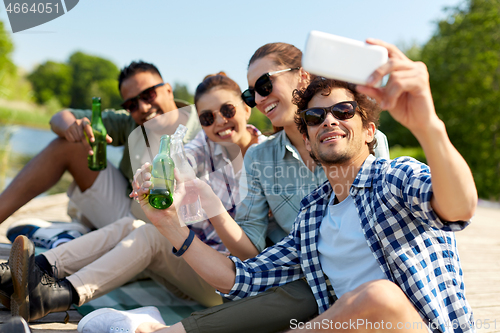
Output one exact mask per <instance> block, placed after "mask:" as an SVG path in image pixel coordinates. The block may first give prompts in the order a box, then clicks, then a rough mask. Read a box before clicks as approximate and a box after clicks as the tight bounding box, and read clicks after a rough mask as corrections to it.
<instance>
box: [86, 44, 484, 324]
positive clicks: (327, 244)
mask: <svg viewBox="0 0 500 333" xmlns="http://www.w3.org/2000/svg"><path fill="white" fill-rule="evenodd" d="M368 43H370V44H375V45H381V46H384V47H386V48H387V49H388V51H389V62H388V63H387V64H385V65H383V66H381V67H380V68H378V69H377V70H376V71H375V72H374V73H373V74H372V76H371V79H370V80H369V82H368V85H367V86H357V87H355V86H353V85H350V84H348V83H345V82H339V81H335V80H330V79H325V78H321V77H319V78H316V79H314V80H313V81H312V82H311V83H310V84H309V86H308V87H307V88H306V89H303V90H300V91H299V92H297V93H296V94H295V98H294V101H295V103H296V104H297V106H298V111H297V117H296V121H297V126H298V128H299V130H300V133H302V135H303V139H304V141H305V145H306V148H307V150H308V151H309V152H310V153H311V156H312V157H313V158H314V159H315V160H317V161H319V162H320V163H321V165H322V167H323V169H324V170H325V174H326V175H327V178H328V180H327V181H326V182H325V183H324V184H322V185H321V186H320V187H318V188H317V189H316V190H315V191H313V192H312V193H311V194H309V195H308V196H306V197H305V198H304V199H303V200H302V203H301V210H300V212H299V214H298V216H297V219H296V220H295V224H294V227H293V230H292V231H291V233H290V234H289V235H288V236H287V237H286V238H284V239H283V240H282V241H280V242H279V243H278V244H276V245H274V246H272V247H269V248H267V249H266V250H264V251H263V252H262V253H261V254H259V255H258V256H256V257H255V258H252V259H248V260H246V261H242V260H241V259H239V258H237V257H229V258H228V257H226V256H222V255H221V254H220V253H217V252H216V251H213V250H211V249H210V248H208V247H207V246H206V245H205V244H203V243H202V242H200V241H198V240H197V239H194V240H192V241H191V240H190V238H188V234H189V230H188V229H187V228H184V227H182V226H180V225H179V223H178V222H177V221H176V213H175V209H174V208H171V209H170V208H169V209H167V210H165V211H161V212H159V211H157V210H154V209H152V208H151V207H150V206H149V204H148V202H147V200H144V198H143V197H142V194H143V193H145V191H146V189H140V185H141V184H138V186H137V187H135V188H136V191H138V194H139V198H140V200H141V205H142V207H143V209H144V211H145V213H146V214H147V216H148V217H149V218H150V220H151V221H152V223H154V224H155V225H156V226H157V228H158V230H160V232H162V234H163V235H164V236H165V237H167V238H168V239H169V240H170V241H171V243H172V244H173V246H174V247H176V248H181V247H182V248H183V251H184V253H183V257H184V260H185V261H186V262H187V263H188V264H189V265H191V267H193V269H195V270H196V271H197V272H198V274H199V275H200V276H202V277H203V278H204V279H205V280H206V281H207V282H208V283H210V284H211V285H213V286H214V287H215V288H217V289H218V290H219V292H220V293H221V294H222V295H223V296H225V297H227V298H229V299H233V300H238V299H241V300H242V301H243V300H246V299H251V298H260V297H261V295H262V294H265V293H267V291H266V290H268V289H270V288H271V289H272V288H273V287H275V286H279V285H283V284H286V283H289V282H290V281H294V280H297V279H301V278H305V279H306V280H307V283H308V284H309V285H310V287H311V290H312V292H313V294H314V297H315V300H316V303H317V306H318V309H319V316H317V317H316V318H314V319H313V320H312V321H311V322H308V323H301V324H303V325H301V326H299V325H297V324H298V323H297V321H295V324H296V325H295V327H294V326H293V322H292V321H291V322H290V324H291V325H290V326H289V328H292V329H294V330H293V331H294V332H295V331H299V332H303V331H308V332H310V331H318V330H321V329H325V325H326V326H327V328H328V329H331V330H333V329H340V328H344V329H349V328H352V326H351V325H350V324H349V323H352V322H354V323H356V325H355V326H356V327H354V329H356V331H360V332H370V331H376V330H380V329H382V330H391V329H394V328H399V329H403V328H404V329H405V330H406V331H409V332H428V331H436V332H450V333H451V332H469V331H474V330H475V329H474V327H473V323H474V320H473V316H472V310H471V308H470V305H469V303H468V302H467V300H466V299H465V296H464V283H463V277H462V275H461V267H460V261H459V257H458V252H457V248H456V240H455V236H454V234H453V231H458V230H462V229H463V228H465V227H466V226H467V225H468V224H469V222H468V220H469V219H470V218H471V217H472V216H473V214H474V211H475V208H476V205H477V191H476V188H475V185H474V180H473V177H472V174H471V171H470V169H469V167H468V165H467V163H466V162H465V160H464V159H463V158H462V156H461V155H460V154H459V152H458V151H457V150H456V149H455V148H454V147H453V145H452V143H451V142H450V140H449V138H448V136H447V134H446V129H445V126H444V123H443V122H442V121H441V120H440V119H439V118H438V116H437V114H436V112H435V109H434V105H433V102H432V95H431V90H430V85H429V80H428V72H427V70H426V67H425V65H424V64H422V63H418V62H412V61H411V60H409V59H408V58H407V57H406V56H405V55H404V54H403V53H402V52H401V51H399V50H398V49H397V48H396V47H395V46H393V45H389V44H386V43H384V42H381V41H377V40H368ZM387 74H391V77H390V79H389V81H388V83H387V85H386V86H385V87H382V88H375V86H376V83H378V82H380V80H382V78H383V76H384V75H387ZM374 101H377V103H379V104H380V105H381V106H382V107H384V108H386V109H387V110H388V111H389V112H390V114H391V115H392V116H393V117H394V118H395V119H396V120H397V121H398V122H400V123H401V124H402V125H404V126H405V127H407V128H408V129H409V130H410V131H411V132H412V133H413V134H414V135H415V137H416V138H417V140H418V141H419V143H420V144H421V146H422V148H423V150H424V152H425V154H426V157H427V161H428V162H429V166H427V165H425V164H423V163H420V162H418V161H416V160H414V159H412V158H408V157H401V158H397V159H395V160H393V161H390V160H385V159H377V158H375V157H374V156H373V155H372V147H371V145H372V142H373V138H374V133H375V130H376V123H377V122H378V115H379V107H378V105H377V104H376V103H375V102H374ZM457 180H460V181H457ZM196 184H197V186H199V188H200V191H201V193H202V196H203V200H202V203H204V204H205V206H207V207H210V208H211V209H213V210H218V212H219V213H220V214H219V215H217V216H215V217H214V218H212V219H211V221H212V223H219V222H216V221H215V220H218V219H222V220H225V219H230V217H229V216H228V214H227V213H226V212H224V209H223V207H222V206H220V204H219V207H218V208H217V207H216V202H217V197H216V196H215V195H214V194H213V193H212V192H211V190H210V188H209V187H207V186H206V185H204V184H203V183H202V182H197V183H196ZM183 191H184V189H183V187H182V186H179V187H178V189H177V192H176V200H182V194H183ZM205 206H204V207H205ZM256 295H258V296H256ZM239 302H241V301H233V302H232V303H226V304H229V305H226V304H224V305H221V306H218V307H217V308H213V309H210V311H207V310H206V311H202V315H204V316H206V317H213V318H212V319H213V321H212V322H217V320H219V321H222V322H223V321H224V317H226V318H227V314H228V313H233V312H237V310H235V309H234V308H235V307H239V306H240V303H239ZM307 310H308V309H307V308H305V307H304V308H303V311H307ZM124 316H125V315H124ZM108 318H111V317H108ZM84 319H85V318H84ZM113 319H116V317H115V318H113ZM82 321H84V320H82ZM97 322H99V323H100V324H103V325H104V323H106V317H105V316H104V317H103V318H98V317H95V320H87V321H85V325H82V327H81V328H80V329H83V330H85V329H86V328H87V329H91V328H92V327H93V325H94V324H96V323H97ZM325 323H326V324H325ZM346 323H347V325H348V326H347V328H346ZM408 323H412V325H411V327H410V328H408V326H405V324H408ZM413 323H414V324H413ZM223 324H224V323H222V324H221V325H223ZM339 325H340V326H339ZM380 325H385V326H384V327H381V326H380ZM377 326H378V327H377ZM104 327H106V326H105V325H104ZM108 327H109V322H108ZM301 327H302V328H304V329H300V328H301ZM217 328H218V327H217V326H215V327H210V328H206V329H207V331H208V330H210V331H211V332H215V331H217V332H219V331H220V330H218V329H217ZM297 328H298V329H297ZM198 329H199V330H200V331H202V330H204V329H205V328H204V327H198ZM185 331H190V330H187V329H185V326H183V325H182V323H178V324H176V325H174V326H172V327H165V326H164V325H161V324H158V323H146V322H144V323H142V324H140V325H139V326H138V327H137V330H136V332H140V333H145V332H185ZM264 331H267V330H264Z"/></svg>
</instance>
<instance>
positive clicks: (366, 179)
mask: <svg viewBox="0 0 500 333" xmlns="http://www.w3.org/2000/svg"><path fill="white" fill-rule="evenodd" d="M375 160H376V158H375V156H373V155H372V154H370V155H368V157H367V158H366V159H365V161H364V162H363V165H362V166H361V169H360V170H359V172H358V174H357V175H356V178H355V179H354V181H353V182H352V185H351V188H352V187H358V188H363V187H371V186H372V180H373V168H374V167H375V165H374V162H375Z"/></svg>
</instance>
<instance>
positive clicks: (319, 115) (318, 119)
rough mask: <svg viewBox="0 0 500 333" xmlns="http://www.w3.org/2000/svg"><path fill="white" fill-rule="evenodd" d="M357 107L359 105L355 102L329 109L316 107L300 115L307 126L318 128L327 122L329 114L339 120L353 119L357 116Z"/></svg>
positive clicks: (347, 102) (344, 103) (339, 104)
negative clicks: (317, 126)
mask: <svg viewBox="0 0 500 333" xmlns="http://www.w3.org/2000/svg"><path fill="white" fill-rule="evenodd" d="M357 107H358V103H356V102H355V101H346V102H340V103H337V104H333V105H332V106H329V107H327V108H321V107H314V108H310V109H306V110H304V111H301V112H300V113H299V115H300V118H302V120H303V121H304V123H305V124H306V125H307V126H316V125H319V124H322V123H323V121H325V118H326V114H327V112H331V113H332V115H333V116H334V117H335V118H337V119H338V120H347V119H351V118H352V117H354V115H355V114H356V108H357Z"/></svg>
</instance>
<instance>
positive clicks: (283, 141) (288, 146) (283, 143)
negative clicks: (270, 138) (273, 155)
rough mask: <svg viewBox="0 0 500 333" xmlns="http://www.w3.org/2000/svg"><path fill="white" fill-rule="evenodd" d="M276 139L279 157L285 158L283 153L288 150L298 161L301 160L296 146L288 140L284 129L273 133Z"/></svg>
mask: <svg viewBox="0 0 500 333" xmlns="http://www.w3.org/2000/svg"><path fill="white" fill-rule="evenodd" d="M273 135H274V136H275V137H276V139H277V140H279V143H280V144H279V145H278V152H277V155H278V157H280V158H281V159H283V158H285V154H286V153H287V152H289V153H290V154H292V156H293V157H295V158H296V159H298V160H299V161H301V160H302V158H301V157H300V154H299V152H298V151H297V148H295V146H294V145H293V144H292V143H291V142H290V139H289V138H288V136H286V133H285V130H281V131H279V132H278V133H275V134H273Z"/></svg>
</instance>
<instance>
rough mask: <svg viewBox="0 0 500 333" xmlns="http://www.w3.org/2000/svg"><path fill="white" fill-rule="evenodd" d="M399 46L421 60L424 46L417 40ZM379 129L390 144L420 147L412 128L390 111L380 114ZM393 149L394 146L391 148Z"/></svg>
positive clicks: (411, 56)
mask: <svg viewBox="0 0 500 333" xmlns="http://www.w3.org/2000/svg"><path fill="white" fill-rule="evenodd" d="M398 48H399V49H400V50H401V51H403V53H404V54H405V55H406V56H407V57H408V58H410V59H411V60H413V61H419V60H421V52H422V48H421V47H420V46H419V45H418V44H417V43H416V42H415V41H413V42H411V43H410V44H408V43H404V42H399V43H398ZM379 129H380V130H381V131H382V132H383V133H384V134H385V135H386V136H387V141H388V142H389V146H391V147H392V146H395V145H399V146H403V147H418V146H420V144H419V143H418V141H417V139H415V137H414V136H413V134H411V132H410V130H408V129H407V128H406V127H404V126H403V125H401V124H400V123H398V122H397V121H396V120H394V118H392V117H391V115H390V114H389V113H388V112H382V113H381V114H380V124H379ZM391 150H392V148H391Z"/></svg>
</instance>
